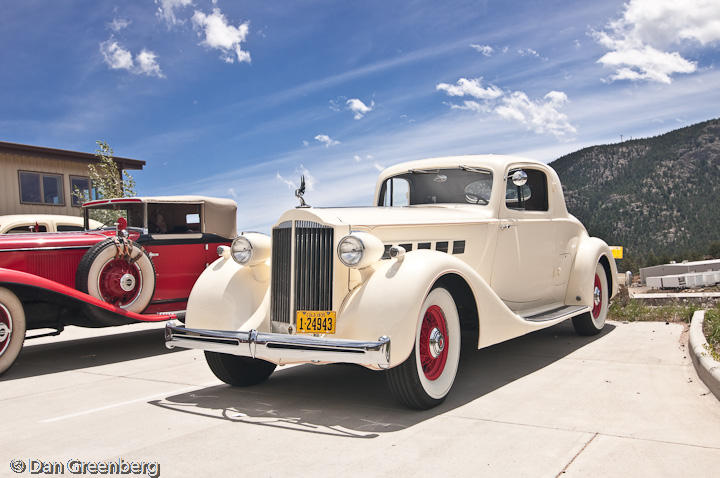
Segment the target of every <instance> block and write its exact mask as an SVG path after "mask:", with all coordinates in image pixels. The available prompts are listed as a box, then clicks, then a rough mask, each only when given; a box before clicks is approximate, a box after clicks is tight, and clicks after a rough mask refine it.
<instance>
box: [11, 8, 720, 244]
mask: <svg viewBox="0 0 720 478" xmlns="http://www.w3.org/2000/svg"><path fill="white" fill-rule="evenodd" d="M719 45H720V2H717V0H684V1H677V0H674V1H670V0H630V1H629V2H627V3H623V2H622V1H604V2H564V1H552V0H544V1H526V2H508V1H491V0H488V1H444V2H434V1H405V2H402V1H396V2H388V1H373V0H367V1H362V2H360V1H310V0H307V1H294V2H293V1H286V2H270V1H256V2H250V1H243V2H236V1H230V0H216V1H213V0H156V1H153V0H144V1H125V2H116V3H113V2H97V1H94V0H88V1H80V0H77V1H64V2H57V1H50V0H46V1H39V0H23V1H14V2H10V1H7V2H4V5H3V14H2V18H0V58H2V65H3V67H2V69H0V140H4V141H12V142H18V143H27V144H34V145H41V146H49V147H57V148H67V149H72V150H79V151H88V152H92V151H93V150H94V147H95V144H94V142H95V140H96V139H103V140H105V141H107V142H108V143H109V144H110V145H111V146H112V147H113V148H114V150H115V152H116V154H117V155H119V156H125V157H131V158H137V159H142V160H145V161H147V163H148V164H147V167H146V169H145V170H144V171H141V172H136V173H135V174H134V175H135V178H136V180H137V182H138V191H139V193H140V194H190V193H197V194H207V195H215V196H223V197H232V198H235V199H236V200H237V201H238V203H239V205H240V208H239V217H238V224H239V225H240V227H241V229H245V230H249V229H259V230H268V228H269V226H270V225H271V224H272V223H273V222H274V221H275V219H276V218H277V217H278V215H279V214H280V213H281V212H282V211H283V210H285V209H287V208H290V207H294V205H295V204H296V200H295V198H294V197H293V194H292V191H291V188H293V184H292V183H296V182H297V180H298V177H299V175H300V174H301V173H302V172H304V173H305V174H306V177H308V179H309V182H310V188H309V189H310V191H308V193H307V194H306V199H307V201H308V203H310V204H312V205H322V206H331V205H351V204H352V205H368V204H369V203H370V202H371V198H372V194H373V188H374V185H375V178H376V176H377V172H378V170H379V169H382V168H383V167H387V166H389V165H391V164H394V163H397V162H400V161H404V160H410V159H419V158H423V157H430V156H438V155H450V154H473V153H500V154H519V155H524V156H528V157H533V158H536V159H540V160H543V161H552V160H553V159H555V158H557V157H559V156H561V155H563V154H565V153H569V152H572V151H575V150H577V149H580V148H582V147H584V146H589V145H593V144H599V143H610V142H617V141H619V140H620V135H623V137H624V138H628V137H640V136H648V135H655V134H659V133H662V132H665V131H669V130H672V129H675V128H677V127H681V126H684V125H688V124H692V123H695V122H698V121H703V120H706V119H710V118H714V117H717V116H720V115H719V114H718V112H719V109H718V106H719V105H720V88H718V85H720V72H718V71H717V69H716V68H715V63H716V62H717V61H718V60H719V59H720V54H719V51H718V46H719Z"/></svg>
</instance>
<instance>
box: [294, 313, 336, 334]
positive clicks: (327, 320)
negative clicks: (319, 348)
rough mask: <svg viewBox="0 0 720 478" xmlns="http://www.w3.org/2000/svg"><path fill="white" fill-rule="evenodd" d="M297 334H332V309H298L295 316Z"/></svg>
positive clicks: (333, 330)
mask: <svg viewBox="0 0 720 478" xmlns="http://www.w3.org/2000/svg"><path fill="white" fill-rule="evenodd" d="M295 319H296V322H295V324H296V326H297V332H298V333H299V334H334V333H335V322H336V321H337V320H336V318H335V311H334V310H298V311H297V314H296V316H295Z"/></svg>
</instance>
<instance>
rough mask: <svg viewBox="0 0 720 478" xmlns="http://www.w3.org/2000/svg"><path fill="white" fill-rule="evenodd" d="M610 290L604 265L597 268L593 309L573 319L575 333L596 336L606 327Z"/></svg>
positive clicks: (594, 280) (593, 292)
mask: <svg viewBox="0 0 720 478" xmlns="http://www.w3.org/2000/svg"><path fill="white" fill-rule="evenodd" d="M609 293H610V288H609V287H608V279H607V275H606V274H605V268H604V267H603V266H602V264H598V265H597V266H596V267H595V277H594V279H593V288H592V294H593V295H592V299H593V302H592V307H591V309H590V312H587V313H585V314H582V315H578V316H577V317H573V319H572V322H573V326H574V327H575V332H577V333H578V334H580V335H596V334H599V333H600V331H601V330H602V329H603V327H605V318H606V317H607V312H608V301H609V300H610V295H609Z"/></svg>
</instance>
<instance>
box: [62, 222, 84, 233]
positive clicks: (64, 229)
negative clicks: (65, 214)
mask: <svg viewBox="0 0 720 478" xmlns="http://www.w3.org/2000/svg"><path fill="white" fill-rule="evenodd" d="M84 230H85V228H84V227H83V226H75V225H73V224H58V225H57V231H58V232H69V231H84Z"/></svg>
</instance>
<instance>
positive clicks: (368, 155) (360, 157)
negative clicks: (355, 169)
mask: <svg viewBox="0 0 720 478" xmlns="http://www.w3.org/2000/svg"><path fill="white" fill-rule="evenodd" d="M374 157H375V156H373V155H372V154H366V155H365V159H373V158H374ZM353 159H354V160H355V162H356V163H359V162H361V161H362V160H363V158H362V156H360V155H359V154H356V155H354V156H353Z"/></svg>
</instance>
